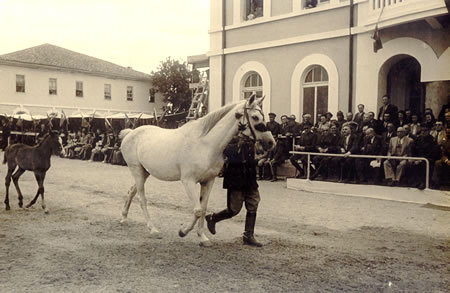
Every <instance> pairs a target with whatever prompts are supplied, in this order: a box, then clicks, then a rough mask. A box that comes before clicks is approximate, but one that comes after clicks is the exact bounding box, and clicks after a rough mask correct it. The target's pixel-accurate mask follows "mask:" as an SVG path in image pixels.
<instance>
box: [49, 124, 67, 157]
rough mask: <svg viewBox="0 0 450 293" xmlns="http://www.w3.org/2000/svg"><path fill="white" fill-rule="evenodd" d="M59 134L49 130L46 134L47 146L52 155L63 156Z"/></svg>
mask: <svg viewBox="0 0 450 293" xmlns="http://www.w3.org/2000/svg"><path fill="white" fill-rule="evenodd" d="M59 134H60V133H59V132H58V131H56V130H50V131H49V132H48V135H49V136H48V146H49V147H50V149H51V150H52V152H53V153H54V154H57V155H64V147H63V144H62V139H61V137H60V136H59Z"/></svg>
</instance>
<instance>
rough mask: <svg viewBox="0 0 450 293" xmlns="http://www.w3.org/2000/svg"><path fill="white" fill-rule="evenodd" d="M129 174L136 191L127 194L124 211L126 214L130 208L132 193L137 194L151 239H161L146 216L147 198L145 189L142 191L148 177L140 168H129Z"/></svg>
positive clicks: (147, 215)
mask: <svg viewBox="0 0 450 293" xmlns="http://www.w3.org/2000/svg"><path fill="white" fill-rule="evenodd" d="M129 168H130V171H131V174H132V175H133V177H134V181H135V182H136V184H135V189H136V191H134V192H133V189H134V188H133V187H132V188H131V190H130V193H129V194H128V199H127V202H126V203H125V206H124V209H125V208H126V209H127V214H128V208H129V207H130V204H131V200H132V199H133V197H134V194H133V193H136V192H137V194H138V196H139V200H140V204H141V209H142V211H143V212H144V217H145V220H146V222H147V228H148V229H149V230H150V236H151V237H153V238H161V236H160V234H159V231H158V229H156V227H155V226H154V225H153V223H152V221H151V220H150V216H149V214H148V209H147V198H146V197H145V189H144V185H145V181H146V180H147V178H148V176H149V175H150V174H149V173H148V172H147V171H146V170H145V169H144V168H143V167H142V166H129ZM122 216H123V211H122Z"/></svg>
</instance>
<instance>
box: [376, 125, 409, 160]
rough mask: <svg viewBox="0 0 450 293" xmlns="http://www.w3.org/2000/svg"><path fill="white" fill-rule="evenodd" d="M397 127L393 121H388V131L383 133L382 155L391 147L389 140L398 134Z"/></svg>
mask: <svg viewBox="0 0 450 293" xmlns="http://www.w3.org/2000/svg"><path fill="white" fill-rule="evenodd" d="M402 129H403V130H405V129H404V128H402ZM394 130H395V128H394V124H393V123H388V125H387V128H386V131H385V132H383V134H382V135H381V143H382V145H381V154H382V155H384V156H385V155H386V154H387V152H388V149H389V142H390V140H391V139H392V138H393V137H395V136H397V134H396V133H395V131H394Z"/></svg>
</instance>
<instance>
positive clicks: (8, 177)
mask: <svg viewBox="0 0 450 293" xmlns="http://www.w3.org/2000/svg"><path fill="white" fill-rule="evenodd" d="M15 168H16V164H11V165H10V164H9V163H8V173H7V174H6V177H5V187H6V195H5V205H6V210H7V211H9V210H10V209H11V207H10V206H9V186H10V185H11V176H12V173H13V172H14V169H15Z"/></svg>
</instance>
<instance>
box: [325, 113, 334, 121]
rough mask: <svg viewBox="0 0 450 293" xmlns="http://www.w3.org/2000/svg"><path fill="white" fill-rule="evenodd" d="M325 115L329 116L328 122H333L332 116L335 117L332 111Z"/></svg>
mask: <svg viewBox="0 0 450 293" xmlns="http://www.w3.org/2000/svg"><path fill="white" fill-rule="evenodd" d="M325 116H327V121H328V122H331V118H333V114H331V112H327V113H326V114H325Z"/></svg>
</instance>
